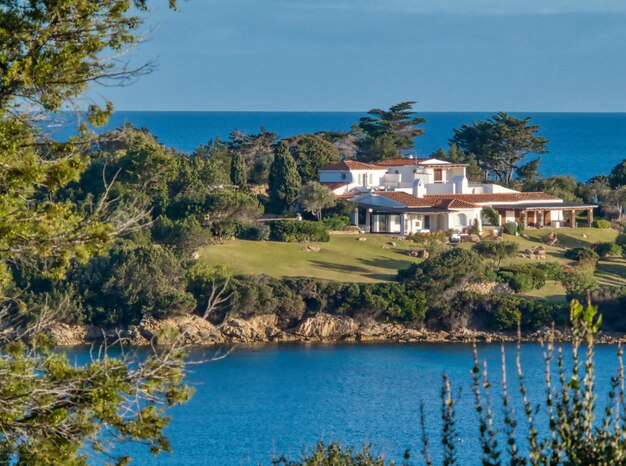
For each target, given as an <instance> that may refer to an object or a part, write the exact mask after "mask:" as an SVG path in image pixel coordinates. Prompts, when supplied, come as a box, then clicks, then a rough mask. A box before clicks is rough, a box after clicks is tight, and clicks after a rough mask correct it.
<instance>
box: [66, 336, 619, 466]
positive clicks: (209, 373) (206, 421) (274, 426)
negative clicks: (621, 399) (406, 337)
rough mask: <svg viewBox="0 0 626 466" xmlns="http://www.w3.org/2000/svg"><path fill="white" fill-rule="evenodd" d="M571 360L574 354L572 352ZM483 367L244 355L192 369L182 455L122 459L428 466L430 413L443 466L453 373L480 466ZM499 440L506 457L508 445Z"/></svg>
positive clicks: (256, 349) (358, 352) (536, 388)
mask: <svg viewBox="0 0 626 466" xmlns="http://www.w3.org/2000/svg"><path fill="white" fill-rule="evenodd" d="M500 348H501V347H500V344H481V345H479V347H478V350H479V358H480V359H481V360H486V361H487V364H488V370H489V372H488V373H489V378H490V381H491V382H492V383H493V385H494V388H493V390H494V391H493V392H492V396H491V403H492V411H493V413H494V416H495V417H496V418H497V419H500V420H501V419H502V402H501V396H500V394H501V392H500V391H499V388H500V386H501V370H500V368H501V364H500V359H501V350H500ZM616 352H617V347H616V346H600V347H598V348H597V349H596V353H597V354H596V356H597V361H598V364H597V373H598V379H597V383H596V386H597V388H598V391H599V394H600V397H599V400H598V405H599V408H600V409H603V408H604V407H605V403H604V401H605V400H606V397H605V396H603V395H606V393H607V391H608V388H609V380H610V379H609V378H610V376H611V375H614V374H615V373H616V370H617V357H616ZM565 353H566V354H568V353H569V352H568V350H567V348H566V351H565ZM211 354H212V352H211V351H209V350H196V351H194V352H192V353H191V355H190V358H191V359H192V360H193V359H195V360H203V359H206V358H207V357H209V356H211ZM69 355H70V358H72V359H75V360H77V361H80V360H85V359H86V358H88V357H89V355H88V350H85V349H73V350H71V351H70V352H69ZM506 355H507V376H508V386H509V392H510V393H511V396H512V398H513V399H514V402H513V405H514V407H515V410H516V416H517V420H518V421H519V422H520V426H519V439H520V444H521V445H522V446H524V445H526V444H527V442H526V440H525V438H524V433H525V432H526V431H525V426H526V423H525V421H524V416H523V409H522V406H521V404H520V401H519V400H520V397H519V392H518V389H517V387H518V378H517V372H516V369H515V346H514V345H512V344H507V345H506ZM472 365H473V360H472V347H471V345H468V344H337V345H320V344H315V345H306V344H293V345H291V344H283V345H270V344H268V345H262V346H248V347H247V346H240V347H237V348H235V350H234V351H233V352H232V353H231V354H230V355H229V356H228V357H226V358H225V359H222V360H218V361H214V362H206V363H203V364H198V365H192V366H190V372H189V375H188V379H187V380H188V383H189V384H190V385H191V386H193V387H194V388H195V390H196V393H195V395H194V396H193V398H192V399H191V401H190V402H189V403H187V404H185V405H181V406H178V407H175V408H173V409H171V411H170V412H169V414H171V415H172V422H171V424H170V426H169V427H168V428H167V434H168V435H169V437H170V439H171V443H172V447H173V453H171V454H162V455H159V456H158V457H156V458H153V457H152V456H151V455H150V454H149V453H148V452H147V451H146V449H145V448H143V447H138V446H131V447H124V449H123V450H122V451H123V453H126V454H131V455H133V457H134V458H135V459H134V461H133V464H138V465H145V464H152V465H159V466H174V465H176V466H183V465H211V466H221V465H246V466H248V465H259V464H263V465H269V464H271V459H272V458H273V457H275V456H277V455H280V454H283V453H284V454H286V455H287V456H288V457H291V458H295V457H298V456H299V455H300V453H301V452H302V451H310V450H311V449H312V448H314V447H315V445H316V443H317V442H318V441H320V440H325V441H327V442H328V441H338V442H341V443H342V444H344V445H352V446H355V447H359V446H362V445H363V444H364V443H371V444H372V446H373V449H374V451H375V452H379V453H382V454H384V455H385V457H386V458H387V459H388V460H389V459H394V460H396V461H398V462H399V461H400V460H401V459H402V455H403V454H404V452H405V451H406V450H407V449H410V451H411V456H412V459H413V461H412V462H411V464H423V462H422V461H421V458H420V456H419V454H420V451H421V448H422V446H421V428H420V422H419V411H420V403H422V402H423V403H424V407H425V414H426V428H427V432H428V435H429V438H430V453H431V456H432V457H433V460H434V464H441V451H442V450H441V444H440V441H439V439H440V433H441V414H440V413H441V398H440V391H441V386H442V376H443V374H444V373H446V374H447V375H448V376H449V377H450V379H451V381H452V388H453V391H454V396H455V397H458V404H457V406H456V429H457V435H456V436H455V437H456V441H455V446H456V448H457V450H458V455H459V458H460V463H459V464H462V465H467V466H470V465H476V464H479V458H480V447H479V444H478V442H477V439H478V420H477V415H476V411H475V409H474V398H473V394H472V392H471V388H472V383H471V376H470V370H471V368H472ZM522 365H523V367H524V371H525V381H526V386H527V388H528V391H529V398H530V400H531V402H532V403H533V405H534V404H535V403H539V402H541V401H542V400H544V399H545V390H544V375H545V372H544V367H545V366H544V361H543V356H542V348H541V346H540V345H538V344H523V346H522ZM553 366H554V363H553ZM555 375H556V374H555ZM537 420H538V424H537V425H538V426H539V430H540V432H545V428H544V427H545V426H546V425H547V423H546V422H545V421H546V419H545V415H542V414H540V415H539V416H537ZM542 421H543V422H542ZM500 425H501V423H500ZM500 434H502V432H500ZM499 440H500V445H502V446H505V444H506V442H505V438H503V437H502V436H500V437H499ZM418 460H419V461H418ZM505 462H506V461H505Z"/></svg>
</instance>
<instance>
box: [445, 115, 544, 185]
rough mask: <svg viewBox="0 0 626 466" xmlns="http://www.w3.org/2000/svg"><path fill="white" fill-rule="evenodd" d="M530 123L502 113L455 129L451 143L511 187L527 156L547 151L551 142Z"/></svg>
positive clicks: (525, 119)
mask: <svg viewBox="0 0 626 466" xmlns="http://www.w3.org/2000/svg"><path fill="white" fill-rule="evenodd" d="M529 123H530V117H527V118H523V119H520V118H516V117H514V116H512V115H508V114H506V113H504V112H500V113H497V114H495V115H494V116H492V117H491V119H489V120H484V121H478V122H474V123H472V124H471V125H463V126H461V129H455V130H454V137H453V138H452V139H451V140H450V142H451V143H454V144H456V145H457V146H458V147H459V149H461V150H462V151H464V152H466V153H470V154H472V155H473V156H474V157H475V158H476V161H477V162H478V165H479V166H480V168H481V169H483V170H484V171H485V172H488V173H490V174H492V175H493V176H494V177H495V178H496V179H497V180H498V181H500V182H503V183H505V184H510V183H511V182H512V181H513V174H514V173H515V170H516V169H517V167H518V164H519V162H520V161H522V160H523V159H524V158H525V157H526V156H527V155H530V154H544V153H546V152H547V150H546V145H547V143H548V140H547V139H545V138H542V137H540V136H537V135H536V134H535V133H537V131H539V127H538V126H533V125H530V124H529Z"/></svg>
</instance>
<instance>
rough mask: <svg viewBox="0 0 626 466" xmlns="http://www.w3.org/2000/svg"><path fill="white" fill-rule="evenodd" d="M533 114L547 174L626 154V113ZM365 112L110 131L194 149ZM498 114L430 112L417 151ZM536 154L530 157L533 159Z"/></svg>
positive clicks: (124, 115)
mask: <svg viewBox="0 0 626 466" xmlns="http://www.w3.org/2000/svg"><path fill="white" fill-rule="evenodd" d="M511 113H512V114H513V115H516V116H518V117H520V118H525V117H531V123H532V124H535V125H538V126H539V127H540V129H539V132H538V134H539V135H540V136H543V137H545V138H547V139H548V140H549V141H550V142H549V144H548V150H549V153H547V154H544V155H542V162H541V168H540V171H541V173H542V175H544V176H554V175H569V176H573V177H575V178H576V179H577V180H579V181H586V180H588V179H589V178H591V177H592V176H595V175H601V174H608V173H609V172H610V171H611V169H612V168H613V167H614V166H615V165H616V164H617V163H619V162H621V161H622V160H623V159H625V158H626V113H532V112H531V113H516V112H511ZM364 115H365V112H122V111H120V112H115V113H114V114H113V116H112V118H111V120H110V121H109V124H108V125H107V126H106V127H104V128H100V129H99V130H98V131H100V132H101V131H106V130H108V129H111V128H116V127H119V126H121V125H123V124H125V123H132V124H133V125H135V126H136V127H144V128H147V129H149V130H150V131H151V132H152V133H153V134H155V135H156V136H157V137H158V139H159V141H160V142H161V143H163V144H165V145H167V146H172V147H175V148H177V149H179V150H181V151H184V152H192V151H193V150H194V149H195V148H196V147H198V146H199V145H200V144H204V143H206V142H207V141H209V140H212V139H215V138H216V137H219V138H221V139H223V140H225V139H228V136H229V134H230V133H231V132H232V131H233V130H235V129H238V130H240V131H243V132H246V133H248V134H254V133H257V132H259V130H260V128H262V127H263V128H265V129H267V130H270V131H274V132H276V133H277V134H278V135H279V136H281V137H287V136H293V135H296V134H302V133H314V132H317V131H348V130H349V129H350V128H351V126H352V125H353V124H355V123H358V121H359V118H360V117H362V116H364ZM492 115H493V112H492V113H488V112H425V113H420V116H423V117H424V118H426V120H427V121H426V123H425V124H424V125H423V128H424V130H425V134H424V135H423V136H420V137H418V138H416V139H415V153H416V155H418V156H428V155H430V154H432V153H433V152H434V151H436V150H437V149H438V148H440V147H444V148H446V147H447V146H448V141H449V139H450V138H451V137H452V136H453V135H454V129H455V128H456V129H458V128H460V127H461V125H463V124H471V123H472V122H473V121H479V120H484V119H487V118H489V117H491V116H492ZM73 120H74V117H73V116H71V115H69V117H68V115H66V116H65V117H64V118H63V121H62V122H59V121H57V120H54V119H53V120H52V121H49V122H47V123H46V124H45V125H44V128H45V130H46V131H47V132H49V133H50V134H52V135H53V136H54V137H55V138H57V139H59V140H63V139H65V138H67V137H68V136H69V135H71V134H73V132H74V130H75V128H76V125H75V124H74V121H73ZM532 158H533V157H532V156H529V158H528V160H531V159H532Z"/></svg>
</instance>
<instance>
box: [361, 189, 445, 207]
mask: <svg viewBox="0 0 626 466" xmlns="http://www.w3.org/2000/svg"><path fill="white" fill-rule="evenodd" d="M372 194H377V195H379V196H385V197H388V198H389V199H392V200H394V201H398V202H401V203H402V204H404V205H405V206H407V207H432V206H433V203H432V202H430V201H427V200H426V199H424V198H421V197H415V196H412V195H410V194H408V193H405V192H402V191H374V192H373V193H372Z"/></svg>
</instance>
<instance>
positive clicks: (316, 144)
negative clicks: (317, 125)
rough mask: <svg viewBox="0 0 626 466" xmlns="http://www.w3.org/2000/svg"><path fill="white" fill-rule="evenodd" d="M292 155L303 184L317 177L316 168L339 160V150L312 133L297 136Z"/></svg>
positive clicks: (315, 179)
mask: <svg viewBox="0 0 626 466" xmlns="http://www.w3.org/2000/svg"><path fill="white" fill-rule="evenodd" d="M293 157H294V159H295V160H296V165H297V166H298V174H299V175H300V179H301V180H302V183H303V184H307V183H309V182H311V181H317V180H318V179H319V173H318V170H319V168H320V167H322V166H324V165H330V164H332V163H334V162H338V161H339V151H338V150H337V148H336V147H335V146H334V145H333V144H332V143H330V142H328V141H326V140H325V139H323V138H321V137H319V136H315V135H312V134H304V135H302V136H298V137H297V139H296V142H295V147H294V151H293Z"/></svg>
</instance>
